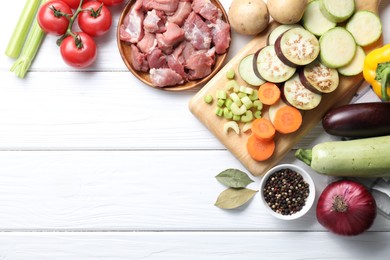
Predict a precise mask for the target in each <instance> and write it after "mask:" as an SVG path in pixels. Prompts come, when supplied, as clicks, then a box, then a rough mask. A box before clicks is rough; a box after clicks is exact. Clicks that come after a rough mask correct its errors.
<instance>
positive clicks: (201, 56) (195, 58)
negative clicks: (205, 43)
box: [186, 48, 215, 80]
mask: <svg viewBox="0 0 390 260" xmlns="http://www.w3.org/2000/svg"><path fill="white" fill-rule="evenodd" d="M214 63H215V52H214V48H212V49H210V50H209V51H197V52H196V53H194V55H192V56H191V57H190V58H189V59H188V60H186V68H187V69H189V72H188V78H189V79H190V80H196V79H200V78H204V77H206V76H208V75H209V74H210V73H211V71H212V66H213V65H214Z"/></svg>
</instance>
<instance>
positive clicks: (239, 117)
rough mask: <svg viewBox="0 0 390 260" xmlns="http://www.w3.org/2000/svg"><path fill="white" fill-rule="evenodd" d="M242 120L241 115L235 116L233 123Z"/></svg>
mask: <svg viewBox="0 0 390 260" xmlns="http://www.w3.org/2000/svg"><path fill="white" fill-rule="evenodd" d="M240 119H241V116H239V115H233V121H237V122H238V121H240Z"/></svg>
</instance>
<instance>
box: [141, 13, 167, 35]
mask: <svg viewBox="0 0 390 260" xmlns="http://www.w3.org/2000/svg"><path fill="white" fill-rule="evenodd" d="M165 22H166V16H165V13H164V12H163V11H156V10H152V11H148V12H147V13H146V17H145V20H144V29H145V31H146V32H150V33H162V32H165V30H166V28H165Z"/></svg>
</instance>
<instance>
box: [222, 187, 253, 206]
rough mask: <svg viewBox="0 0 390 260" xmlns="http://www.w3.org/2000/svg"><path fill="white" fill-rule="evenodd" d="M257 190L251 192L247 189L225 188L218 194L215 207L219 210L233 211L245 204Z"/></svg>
mask: <svg viewBox="0 0 390 260" xmlns="http://www.w3.org/2000/svg"><path fill="white" fill-rule="evenodd" d="M256 192H258V191H257V190H251V189H247V188H240V189H235V188H227V189H226V190H224V191H223V192H221V194H219V196H218V198H217V201H216V202H215V206H217V207H219V208H221V209H234V208H238V207H240V206H242V205H244V204H245V203H247V202H248V201H249V200H250V199H251V198H253V196H255V194H256Z"/></svg>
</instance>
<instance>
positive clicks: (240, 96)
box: [237, 92, 248, 99]
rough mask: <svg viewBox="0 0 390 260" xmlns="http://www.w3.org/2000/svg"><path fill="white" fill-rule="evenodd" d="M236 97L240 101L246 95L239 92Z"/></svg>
mask: <svg viewBox="0 0 390 260" xmlns="http://www.w3.org/2000/svg"><path fill="white" fill-rule="evenodd" d="M237 96H238V97H239V98H240V99H241V98H243V97H246V96H248V95H247V94H245V93H242V92H239V93H237Z"/></svg>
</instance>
